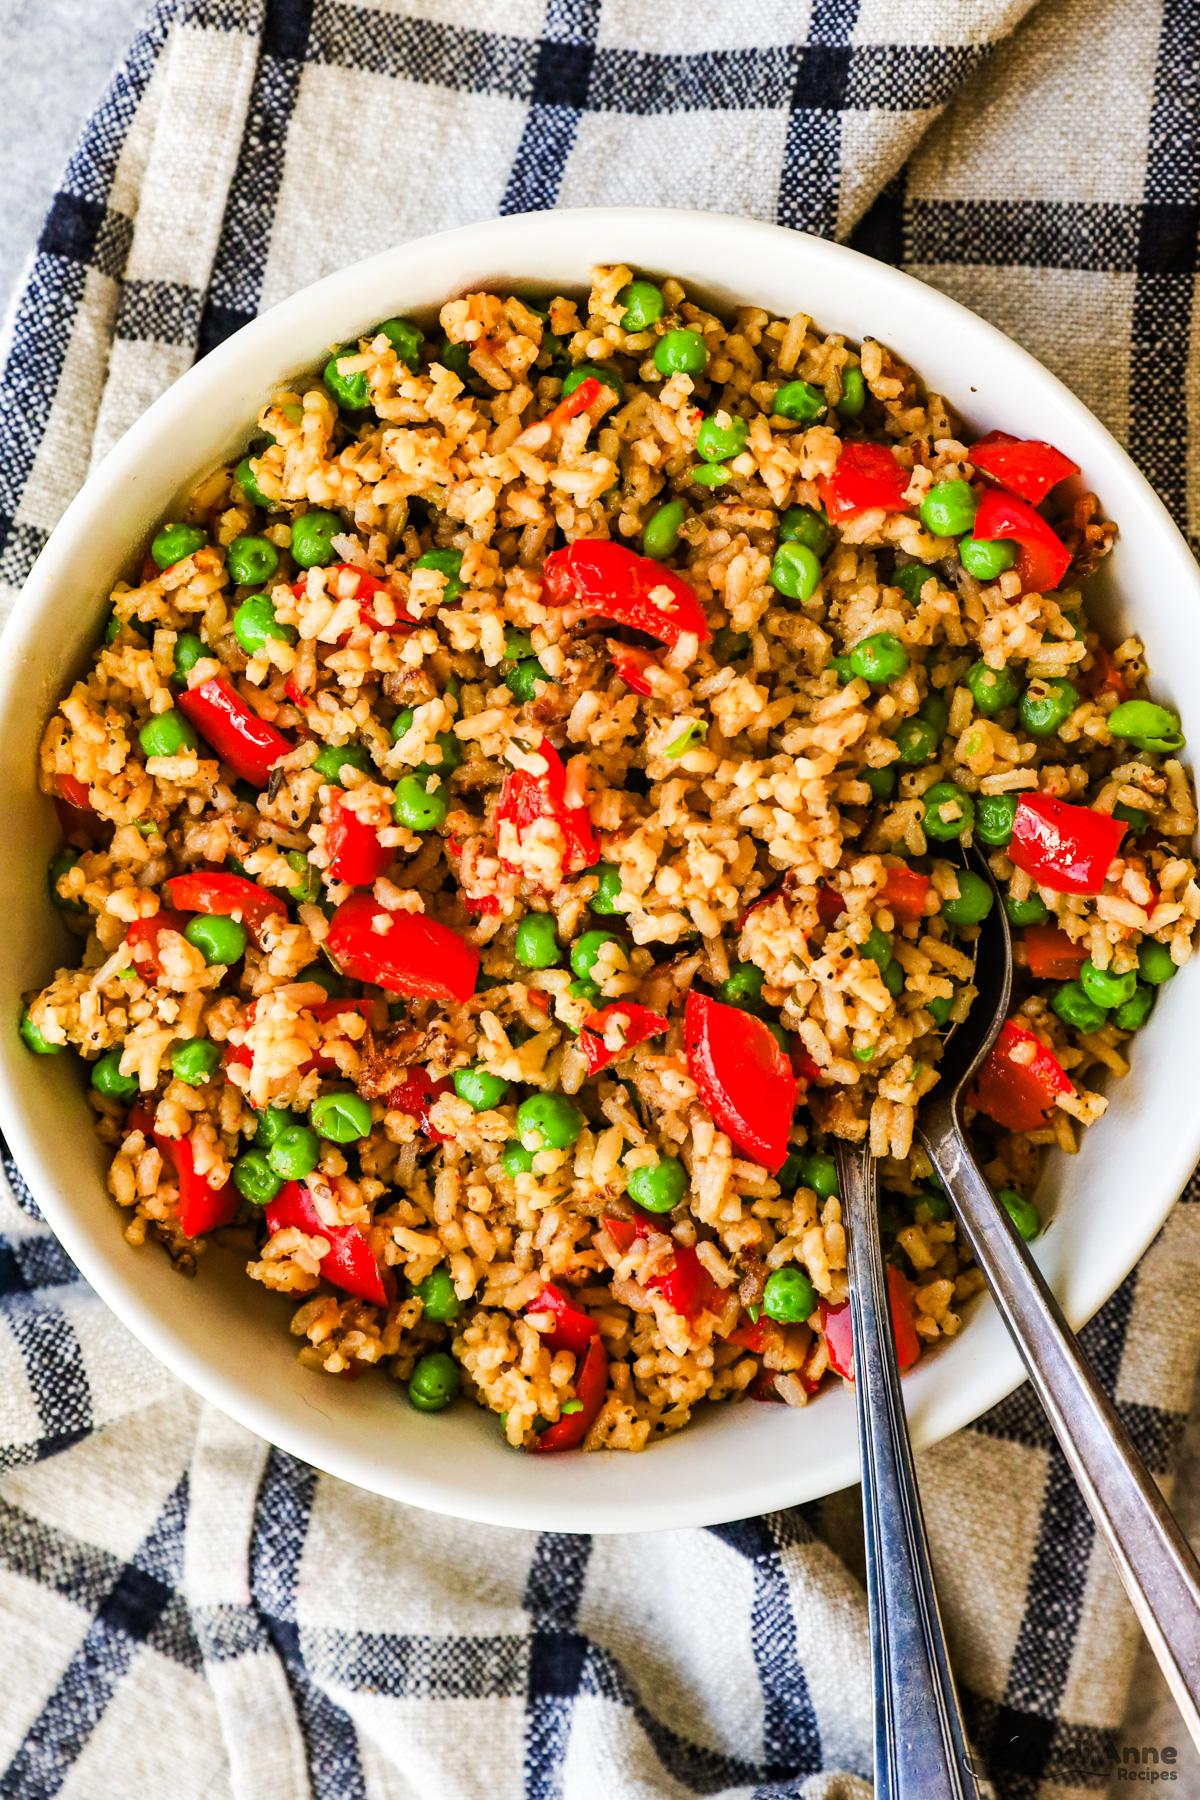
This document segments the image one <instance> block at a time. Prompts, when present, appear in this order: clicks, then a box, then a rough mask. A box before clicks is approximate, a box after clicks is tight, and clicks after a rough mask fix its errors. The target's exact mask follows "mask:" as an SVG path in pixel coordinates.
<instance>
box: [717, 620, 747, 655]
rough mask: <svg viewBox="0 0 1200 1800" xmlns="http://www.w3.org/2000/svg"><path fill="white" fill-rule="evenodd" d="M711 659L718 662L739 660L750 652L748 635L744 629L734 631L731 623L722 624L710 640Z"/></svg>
mask: <svg viewBox="0 0 1200 1800" xmlns="http://www.w3.org/2000/svg"><path fill="white" fill-rule="evenodd" d="M712 653H713V659H714V661H716V662H719V663H722V664H724V663H734V662H741V660H742V658H743V657H744V656H749V654H750V636H749V633H748V632H745V631H735V630H734V629H733V627H732V625H722V627H721V629H720V630H719V631H718V632H717V634H716V636H715V637H714V638H713V641H712Z"/></svg>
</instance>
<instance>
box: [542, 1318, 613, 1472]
mask: <svg viewBox="0 0 1200 1800" xmlns="http://www.w3.org/2000/svg"><path fill="white" fill-rule="evenodd" d="M607 1392H608V1356H607V1353H606V1352H605V1349H604V1345H603V1344H602V1343H601V1341H600V1339H599V1338H598V1337H596V1338H593V1339H592V1341H591V1343H590V1345H589V1346H588V1352H587V1355H586V1356H585V1357H584V1359H583V1364H582V1367H578V1368H576V1370H575V1397H576V1399H577V1400H578V1401H579V1411H578V1412H572V1413H565V1414H564V1415H563V1417H562V1418H561V1419H559V1420H558V1422H557V1423H556V1424H554V1425H551V1426H550V1427H549V1429H548V1430H546V1431H543V1433H542V1435H541V1437H539V1438H535V1439H534V1441H533V1442H532V1443H531V1444H529V1445H528V1446H527V1448H528V1449H529V1450H530V1451H531V1452H532V1453H533V1454H535V1455H537V1454H544V1453H545V1452H546V1451H551V1450H574V1449H575V1448H576V1446H577V1445H579V1444H582V1442H583V1440H584V1438H585V1437H586V1436H587V1434H588V1432H589V1431H590V1430H591V1428H592V1426H593V1424H594V1423H595V1421H596V1415H597V1414H598V1413H599V1411H600V1408H601V1407H602V1406H603V1405H604V1396H605V1394H606V1393H607Z"/></svg>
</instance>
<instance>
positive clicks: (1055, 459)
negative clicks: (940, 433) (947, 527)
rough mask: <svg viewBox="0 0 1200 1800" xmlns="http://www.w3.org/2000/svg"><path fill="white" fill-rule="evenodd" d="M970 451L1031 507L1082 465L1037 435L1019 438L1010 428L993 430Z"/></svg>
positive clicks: (978, 465) (981, 466)
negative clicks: (1012, 433)
mask: <svg viewBox="0 0 1200 1800" xmlns="http://www.w3.org/2000/svg"><path fill="white" fill-rule="evenodd" d="M968 454H969V455H970V458H971V461H972V462H973V463H974V464H975V467H976V468H977V469H982V470H983V472H984V474H985V475H990V476H991V478H992V480H993V481H998V482H999V483H1000V486H1001V487H1002V488H1007V490H1008V492H1009V493H1010V494H1017V495H1019V497H1020V498H1021V499H1022V500H1028V502H1029V504H1030V506H1040V505H1041V503H1042V501H1043V500H1044V499H1045V498H1046V495H1047V494H1048V493H1049V492H1050V489H1051V488H1052V487H1057V485H1058V483H1059V482H1060V481H1065V480H1066V478H1067V476H1068V475H1078V473H1079V464H1078V463H1073V462H1072V461H1071V459H1070V457H1069V456H1064V455H1063V453H1062V451H1061V450H1056V449H1055V448H1054V445H1053V444H1044V443H1042V442H1041V441H1040V440H1039V439H1037V438H1028V439H1026V440H1024V441H1018V439H1016V438H1014V437H1009V435H1008V433H1007V432H1006V431H989V432H988V434H987V436H986V437H982V438H980V440H979V442H978V443H977V444H972V446H971V449H970V451H969V452H968ZM974 535H976V536H982V533H978V532H977V533H975V534H974Z"/></svg>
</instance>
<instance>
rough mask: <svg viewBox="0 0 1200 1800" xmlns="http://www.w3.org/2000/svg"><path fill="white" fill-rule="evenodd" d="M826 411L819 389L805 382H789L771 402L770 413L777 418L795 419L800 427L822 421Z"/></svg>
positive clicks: (823, 398)
mask: <svg viewBox="0 0 1200 1800" xmlns="http://www.w3.org/2000/svg"><path fill="white" fill-rule="evenodd" d="M827 410H828V409H827V407H826V405H825V396H824V394H823V393H822V392H821V390H820V388H815V387H812V386H811V385H810V384H809V383H808V382H807V381H789V382H788V383H787V384H786V385H785V386H784V387H781V388H779V389H778V391H777V392H776V395H775V398H774V400H773V401H772V402H771V411H772V412H773V413H774V414H775V416H776V417H777V418H780V419H795V420H796V421H797V422H798V423H799V424H801V425H811V424H812V423H813V422H814V421H815V420H817V419H823V418H824V417H825V414H826V411H827Z"/></svg>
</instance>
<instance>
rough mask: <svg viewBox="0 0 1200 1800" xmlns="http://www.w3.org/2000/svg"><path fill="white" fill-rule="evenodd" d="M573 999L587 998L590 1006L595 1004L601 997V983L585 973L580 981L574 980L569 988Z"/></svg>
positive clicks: (568, 990)
mask: <svg viewBox="0 0 1200 1800" xmlns="http://www.w3.org/2000/svg"><path fill="white" fill-rule="evenodd" d="M567 992H568V994H570V996H571V998H572V1000H586V1001H587V1003H588V1005H589V1006H595V1004H596V1002H597V1000H599V999H600V987H599V983H598V982H595V981H592V980H590V979H589V977H588V976H586V975H584V976H583V977H582V978H581V979H580V980H579V981H573V982H572V983H571V985H570V987H569V988H568V989H567Z"/></svg>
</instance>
